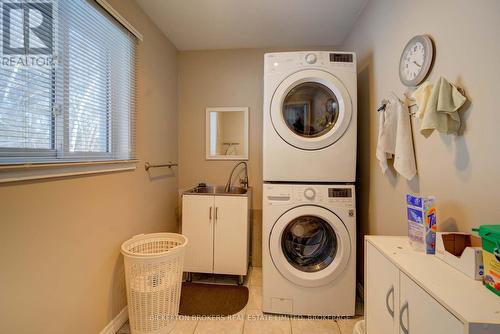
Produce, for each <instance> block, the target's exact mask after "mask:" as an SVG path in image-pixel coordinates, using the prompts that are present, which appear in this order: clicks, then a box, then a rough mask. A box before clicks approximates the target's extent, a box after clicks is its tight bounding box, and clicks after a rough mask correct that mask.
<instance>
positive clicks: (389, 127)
mask: <svg viewBox="0 0 500 334" xmlns="http://www.w3.org/2000/svg"><path fill="white" fill-rule="evenodd" d="M379 114H380V116H379V127H378V143H377V152H376V156H377V159H378V160H379V164H380V168H381V169H382V173H385V172H386V171H387V168H388V165H387V160H389V159H392V158H394V169H395V170H396V171H397V172H398V173H399V174H401V176H403V177H404V178H405V179H407V180H411V179H412V178H413V177H414V176H415V175H416V174H417V166H416V163H415V152H414V151H413V139H412V132H411V124H410V115H409V112H408V106H407V105H406V103H404V102H401V101H400V99H399V98H397V97H396V96H391V97H390V98H389V103H387V106H386V108H385V110H384V111H381V112H380V113H379Z"/></svg>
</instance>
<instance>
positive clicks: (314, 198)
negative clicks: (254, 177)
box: [264, 184, 355, 208]
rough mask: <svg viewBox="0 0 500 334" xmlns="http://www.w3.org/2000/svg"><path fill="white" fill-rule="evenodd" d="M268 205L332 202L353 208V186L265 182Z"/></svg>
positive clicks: (322, 203) (265, 198) (323, 203)
mask: <svg viewBox="0 0 500 334" xmlns="http://www.w3.org/2000/svg"><path fill="white" fill-rule="evenodd" d="M264 187H265V190H264V195H265V197H264V200H266V201H267V203H268V204H269V205H290V204H293V203H295V204H318V205H325V204H332V205H335V206H339V207H346V208H354V203H355V202H354V197H355V194H354V186H353V185H342V184H338V185H337V184H265V185H264Z"/></svg>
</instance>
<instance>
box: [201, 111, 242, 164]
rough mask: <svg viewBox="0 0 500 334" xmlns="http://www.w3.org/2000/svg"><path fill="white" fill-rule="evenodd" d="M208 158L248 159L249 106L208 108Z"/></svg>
mask: <svg viewBox="0 0 500 334" xmlns="http://www.w3.org/2000/svg"><path fill="white" fill-rule="evenodd" d="M206 158H207V160H248V108H247V107H221V108H206Z"/></svg>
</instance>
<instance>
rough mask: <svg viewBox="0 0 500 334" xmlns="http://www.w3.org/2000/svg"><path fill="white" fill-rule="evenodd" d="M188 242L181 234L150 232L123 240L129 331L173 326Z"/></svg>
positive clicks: (142, 333)
mask: <svg viewBox="0 0 500 334" xmlns="http://www.w3.org/2000/svg"><path fill="white" fill-rule="evenodd" d="M187 243H188V240H187V238H186V237H185V236H183V235H181V234H176V233H153V234H140V235H136V236H135V237H133V238H132V239H130V240H127V241H125V242H124V243H123V244H122V254H123V256H124V259H125V279H126V283H127V301H128V314H129V321H130V330H131V332H132V334H165V333H169V332H170V331H171V330H172V329H173V328H174V326H175V319H176V316H177V314H178V312H179V302H180V295H181V284H182V266H183V262H184V252H185V249H186V245H187Z"/></svg>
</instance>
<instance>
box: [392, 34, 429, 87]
mask: <svg viewBox="0 0 500 334" xmlns="http://www.w3.org/2000/svg"><path fill="white" fill-rule="evenodd" d="M433 58H434V46H433V44H432V40H431V39H430V37H429V36H426V35H419V36H415V37H413V38H412V39H410V41H409V42H408V44H406V46H405V48H404V50H403V53H402V54H401V59H400V61H399V78H400V79H401V82H402V83H404V84H405V85H406V86H410V87H415V86H417V85H418V84H420V83H421V82H422V81H424V79H425V77H426V76H427V74H428V73H429V71H430V69H431V65H432V61H433Z"/></svg>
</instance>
